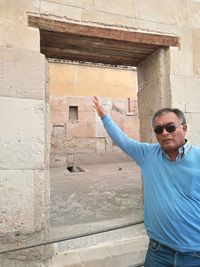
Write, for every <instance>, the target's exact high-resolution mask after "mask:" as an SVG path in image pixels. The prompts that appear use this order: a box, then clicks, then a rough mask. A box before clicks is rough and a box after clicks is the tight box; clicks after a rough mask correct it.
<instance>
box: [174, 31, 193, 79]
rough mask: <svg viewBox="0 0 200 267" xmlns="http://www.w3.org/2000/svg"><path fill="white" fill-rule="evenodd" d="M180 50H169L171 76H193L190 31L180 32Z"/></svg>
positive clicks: (191, 35) (191, 36) (191, 37)
mask: <svg viewBox="0 0 200 267" xmlns="http://www.w3.org/2000/svg"><path fill="white" fill-rule="evenodd" d="M179 36H180V38H181V39H180V48H179V49H178V48H173V47H172V48H170V65H171V67H170V68H171V70H170V73H171V74H175V75H184V76H192V75H193V34H192V30H191V29H185V28H184V29H182V31H181V32H180V35H179Z"/></svg>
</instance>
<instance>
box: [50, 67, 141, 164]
mask: <svg viewBox="0 0 200 267" xmlns="http://www.w3.org/2000/svg"><path fill="white" fill-rule="evenodd" d="M49 70H50V81H49V91H50V110H51V123H52V134H51V137H52V138H51V166H53V167H55V166H65V167H66V166H71V165H77V164H81V163H83V162H84V163H86V162H87V163H94V162H98V163H106V162H113V161H116V160H119V161H120V160H122V157H120V155H119V154H121V151H120V149H119V148H117V147H116V146H115V145H114V144H113V143H112V142H111V140H110V138H109V137H108V135H107V133H106V131H105V130H104V128H103V125H102V123H101V121H100V120H99V118H98V116H96V112H95V110H94V109H93V105H92V96H93V95H97V96H100V97H101V101H103V103H104V106H105V108H106V110H107V111H108V112H109V113H110V114H111V116H112V117H113V119H114V120H115V121H116V123H117V124H118V125H119V126H120V128H121V129H122V130H124V131H125V132H126V133H127V134H128V135H129V136H130V137H134V138H136V139H138V140H139V125H138V109H137V92H136V72H135V71H133V70H128V69H115V68H108V67H107V68H105V67H104V68H103V67H95V66H85V65H72V64H71V65H70V64H63V63H62V64H59V63H49ZM123 160H127V158H125V159H123Z"/></svg>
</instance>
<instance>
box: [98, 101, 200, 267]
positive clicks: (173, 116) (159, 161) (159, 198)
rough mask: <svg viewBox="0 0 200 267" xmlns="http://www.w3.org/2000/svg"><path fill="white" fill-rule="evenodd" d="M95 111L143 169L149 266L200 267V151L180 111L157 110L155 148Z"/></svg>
mask: <svg viewBox="0 0 200 267" xmlns="http://www.w3.org/2000/svg"><path fill="white" fill-rule="evenodd" d="M93 103H94V107H95V109H96V112H97V114H98V115H99V116H100V117H101V119H102V122H103V124H104V127H105V129H106V131H107V132H108V134H109V135H110V137H111V138H112V140H113V141H114V142H115V143H116V144H117V145H118V146H119V147H120V148H121V149H122V150H123V151H124V152H125V153H127V154H128V155H129V156H130V157H132V158H133V159H134V160H135V161H136V163H137V164H138V165H139V166H140V168H141V172H142V176H143V179H144V223H145V228H146V231H147V234H148V236H149V238H150V242H149V247H148V251H147V255H146V259H145V265H144V266H145V267H200V148H198V147H196V146H192V145H191V144H190V143H189V142H188V141H187V140H186V139H185V135H186V132H187V125H186V120H185V116H184V114H183V113H182V112H181V111H180V110H179V109H171V108H165V109H161V110H159V111H157V112H156V113H155V114H154V116H153V119H152V126H153V129H154V132H155V134H156V138H157V140H158V143H157V144H148V143H142V142H138V141H136V140H134V139H132V138H129V137H128V136H127V135H126V134H125V133H124V132H123V131H122V130H121V129H120V128H119V127H118V126H117V125H116V124H115V123H114V122H113V120H112V119H111V117H110V116H109V115H108V114H106V111H105V110H104V108H103V107H102V105H101V104H100V101H99V99H98V98H97V97H94V98H93Z"/></svg>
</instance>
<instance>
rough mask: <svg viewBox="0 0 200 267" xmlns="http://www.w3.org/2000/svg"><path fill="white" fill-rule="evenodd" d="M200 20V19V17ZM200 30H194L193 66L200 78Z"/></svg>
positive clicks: (195, 73)
mask: <svg viewBox="0 0 200 267" xmlns="http://www.w3.org/2000/svg"><path fill="white" fill-rule="evenodd" d="M199 20H200V19H199ZM199 43H200V30H199V29H198V30H193V68H194V75H195V76H197V77H199V78H200V49H199Z"/></svg>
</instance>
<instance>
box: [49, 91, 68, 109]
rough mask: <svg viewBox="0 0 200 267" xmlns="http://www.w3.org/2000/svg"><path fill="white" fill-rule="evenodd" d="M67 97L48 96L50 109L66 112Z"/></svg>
mask: <svg viewBox="0 0 200 267" xmlns="http://www.w3.org/2000/svg"><path fill="white" fill-rule="evenodd" d="M68 102H69V101H68V98H67V97H56V96H52V95H51V96H50V98H49V104H50V109H51V111H63V112H64V111H65V112H67V107H68V105H69V104H68Z"/></svg>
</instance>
